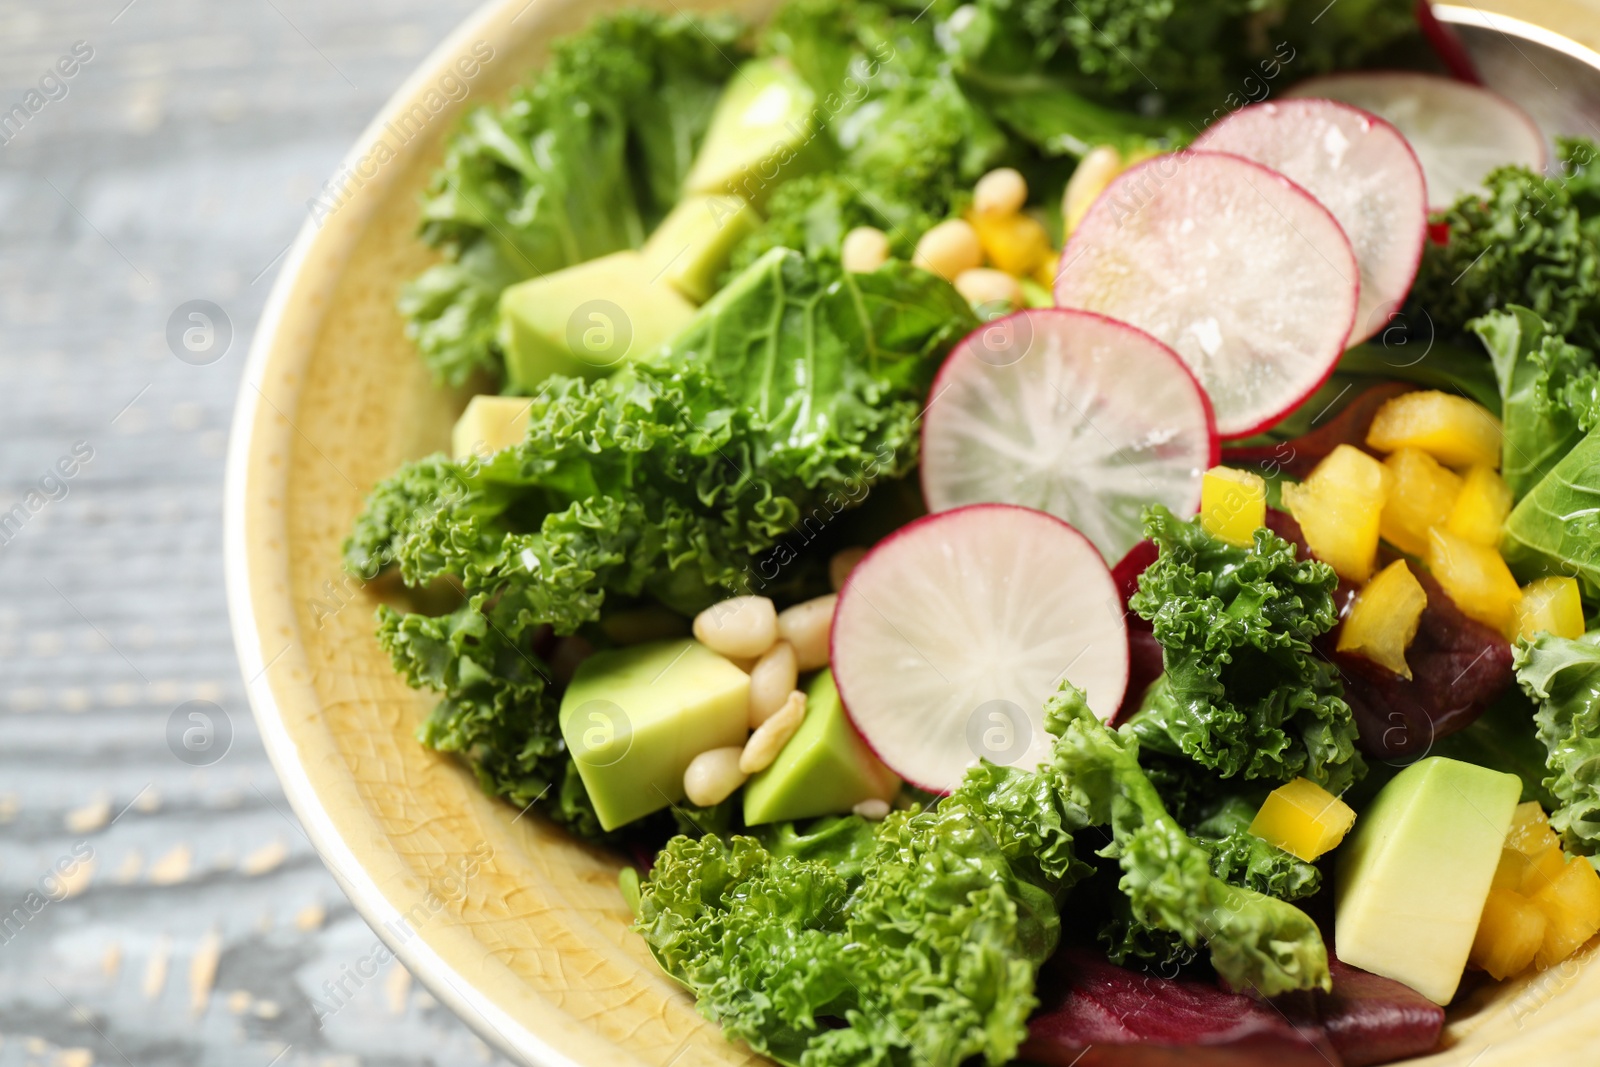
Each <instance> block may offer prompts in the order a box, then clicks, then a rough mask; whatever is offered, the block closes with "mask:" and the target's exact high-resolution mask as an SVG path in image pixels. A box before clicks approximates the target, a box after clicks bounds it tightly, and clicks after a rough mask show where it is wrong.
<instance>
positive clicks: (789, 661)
mask: <svg viewBox="0 0 1600 1067" xmlns="http://www.w3.org/2000/svg"><path fill="white" fill-rule="evenodd" d="M799 674H800V668H799V666H798V663H797V661H796V660H795V658H794V646H793V645H791V644H790V643H789V642H787V641H779V642H778V643H777V644H775V645H773V646H772V647H771V648H769V649H767V654H766V655H764V656H762V657H761V658H760V659H758V660H757V661H756V665H755V666H754V667H752V668H751V669H750V729H752V730H754V729H756V728H757V727H759V726H760V725H761V724H762V723H764V722H766V721H767V720H768V719H770V718H772V716H774V715H776V714H777V713H778V709H779V708H781V707H783V702H784V701H785V700H788V699H789V694H790V693H792V692H794V687H795V683H796V681H797V679H798V677H799Z"/></svg>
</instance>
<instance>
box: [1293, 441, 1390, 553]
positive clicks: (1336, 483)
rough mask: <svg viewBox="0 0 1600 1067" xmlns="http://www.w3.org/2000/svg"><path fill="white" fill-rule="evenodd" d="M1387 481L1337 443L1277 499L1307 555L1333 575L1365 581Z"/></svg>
mask: <svg viewBox="0 0 1600 1067" xmlns="http://www.w3.org/2000/svg"><path fill="white" fill-rule="evenodd" d="M1393 480H1394V476H1393V475H1392V474H1390V473H1389V470H1388V468H1386V467H1385V466H1384V465H1383V464H1382V463H1379V462H1378V461H1377V460H1375V459H1373V458H1372V457H1371V456H1369V455H1367V454H1366V453H1365V452H1363V451H1361V450H1360V449H1359V448H1355V447H1353V446H1351V445H1340V446H1339V447H1337V448H1335V449H1334V450H1333V451H1332V452H1330V453H1328V455H1327V458H1325V459H1324V460H1323V461H1322V462H1321V463H1319V464H1317V468H1316V469H1315V470H1313V471H1312V472H1311V476H1310V477H1309V478H1307V479H1306V480H1305V481H1304V482H1302V483H1300V484H1299V485H1294V484H1292V483H1285V484H1284V486H1283V503H1284V506H1285V507H1286V508H1288V509H1289V513H1290V514H1292V515H1293V516H1294V517H1295V521H1297V522H1299V523H1300V532H1301V533H1302V534H1303V535H1304V536H1305V539H1306V544H1307V545H1308V546H1309V547H1310V549H1311V554H1312V555H1314V556H1316V557H1317V558H1318V559H1320V560H1322V561H1323V562H1324V563H1327V564H1328V565H1329V566H1331V567H1332V568H1333V569H1334V570H1335V571H1336V572H1338V574H1339V577H1341V578H1344V579H1347V580H1349V581H1352V582H1361V583H1365V582H1366V580H1367V579H1368V578H1370V577H1371V576H1372V568H1373V565H1374V564H1375V563H1376V562H1377V558H1378V522H1379V517H1380V516H1381V515H1382V514H1383V505H1384V503H1385V501H1387V500H1388V497H1389V486H1390V483H1391V482H1392V481H1393Z"/></svg>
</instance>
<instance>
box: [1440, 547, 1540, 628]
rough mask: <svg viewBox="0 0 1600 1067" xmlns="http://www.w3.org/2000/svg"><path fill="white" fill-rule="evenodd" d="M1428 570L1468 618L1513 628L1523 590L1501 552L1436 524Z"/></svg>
mask: <svg viewBox="0 0 1600 1067" xmlns="http://www.w3.org/2000/svg"><path fill="white" fill-rule="evenodd" d="M1428 570H1430V571H1432V572H1433V576H1434V578H1436V579H1438V582H1439V584H1440V585H1441V586H1443V587H1444V591H1445V593H1446V594H1448V595H1449V597H1450V599H1451V600H1453V601H1455V604H1456V607H1458V608H1460V609H1461V611H1462V613H1463V614H1464V615H1466V616H1467V617H1468V618H1471V619H1477V620H1478V621H1479V622H1481V623H1483V624H1484V625H1485V626H1492V627H1494V628H1495V629H1496V630H1498V631H1499V632H1500V633H1503V634H1506V633H1510V632H1511V631H1512V624H1513V623H1514V622H1515V621H1516V615H1517V602H1518V601H1520V600H1521V599H1522V590H1521V589H1520V588H1518V586H1517V580H1516V579H1515V578H1513V577H1511V569H1510V568H1509V567H1507V566H1506V561H1505V560H1503V559H1501V558H1500V553H1498V552H1496V551H1495V550H1494V549H1492V548H1488V547H1486V546H1484V545H1475V544H1473V543H1472V542H1471V541H1463V540H1462V539H1461V538H1459V537H1457V536H1456V535H1455V534H1452V533H1446V532H1445V531H1444V530H1441V529H1440V528H1438V527H1437V526H1436V527H1434V528H1433V529H1432V530H1431V531H1429V533H1428Z"/></svg>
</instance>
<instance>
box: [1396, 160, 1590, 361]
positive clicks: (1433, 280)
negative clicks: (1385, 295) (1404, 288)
mask: <svg viewBox="0 0 1600 1067" xmlns="http://www.w3.org/2000/svg"><path fill="white" fill-rule="evenodd" d="M1560 148H1561V153H1560V166H1561V170H1560V173H1559V174H1557V175H1556V176H1554V177H1548V178H1547V177H1545V176H1543V175H1539V174H1534V173H1533V172H1532V171H1529V170H1526V169H1525V168H1522V167H1502V168H1501V169H1499V170H1496V171H1495V172H1494V173H1492V174H1490V175H1489V177H1488V180H1487V186H1488V195H1487V196H1484V195H1482V194H1479V193H1467V194H1466V195H1464V196H1463V197H1462V198H1461V199H1460V200H1458V201H1457V202H1456V204H1455V206H1454V207H1452V208H1450V209H1449V210H1448V211H1446V212H1445V213H1444V215H1443V222H1444V223H1445V224H1446V226H1447V228H1448V239H1447V240H1446V241H1445V243H1443V244H1439V243H1435V242H1433V241H1430V242H1428V244H1427V247H1426V249H1425V251H1424V253H1423V257H1422V267H1421V270H1420V271H1419V272H1418V274H1417V280H1416V284H1415V285H1414V286H1413V287H1412V290H1411V296H1410V298H1409V303H1408V305H1407V311H1406V315H1405V318H1406V321H1407V322H1409V323H1411V324H1412V327H1413V328H1414V329H1421V328H1423V327H1421V326H1420V324H1421V323H1423V322H1424V320H1426V321H1429V322H1431V323H1432V326H1433V330H1434V331H1435V332H1436V333H1437V334H1438V336H1439V337H1440V338H1442V339H1444V340H1447V341H1457V342H1464V343H1470V341H1471V335H1470V333H1469V331H1470V329H1471V325H1470V324H1471V322H1472V320H1474V319H1476V318H1478V317H1479V316H1480V315H1484V314H1487V313H1488V312H1491V311H1496V310H1499V309H1502V308H1504V307H1507V306H1508V305H1511V304H1519V305H1521V306H1523V307H1526V308H1529V309H1531V310H1532V311H1533V312H1534V313H1535V314H1537V315H1538V316H1539V317H1540V318H1542V319H1544V320H1545V322H1547V323H1548V324H1549V326H1550V329H1551V331H1552V332H1553V333H1555V334H1556V335H1558V336H1561V337H1564V338H1565V339H1566V340H1567V341H1570V342H1571V343H1572V344H1575V345H1578V346H1580V347H1582V348H1586V349H1589V350H1590V351H1595V350H1596V349H1597V348H1600V168H1597V167H1596V161H1597V155H1596V153H1597V149H1596V146H1595V144H1594V142H1592V141H1586V140H1566V139H1563V140H1561V141H1560Z"/></svg>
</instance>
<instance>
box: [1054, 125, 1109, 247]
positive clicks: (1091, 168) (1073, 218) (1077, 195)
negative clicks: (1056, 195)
mask: <svg viewBox="0 0 1600 1067" xmlns="http://www.w3.org/2000/svg"><path fill="white" fill-rule="evenodd" d="M1122 168H1123V164H1122V154H1121V153H1120V152H1118V151H1117V150H1116V149H1115V148H1113V147H1111V146H1110V145H1108V144H1103V145H1096V146H1095V147H1094V148H1091V149H1090V150H1089V153H1088V154H1087V155H1085V156H1084V157H1083V158H1082V159H1080V160H1078V166H1077V169H1076V170H1074V171H1073V172H1072V177H1070V178H1068V179H1067V187H1066V189H1065V190H1064V191H1063V192H1062V194H1061V220H1062V223H1063V225H1064V226H1065V227H1066V231H1067V232H1068V233H1071V232H1072V231H1073V230H1075V229H1077V228H1078V223H1080V222H1082V221H1083V216H1084V213H1085V212H1087V211H1088V210H1089V205H1091V204H1093V203H1094V202H1095V200H1096V199H1098V198H1099V196H1100V194H1101V193H1103V192H1105V190H1106V186H1108V185H1110V184H1111V180H1112V179H1113V178H1115V177H1116V176H1117V175H1118V174H1121V173H1122Z"/></svg>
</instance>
